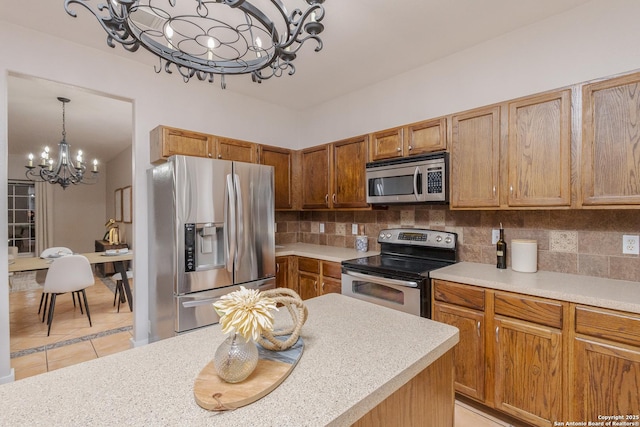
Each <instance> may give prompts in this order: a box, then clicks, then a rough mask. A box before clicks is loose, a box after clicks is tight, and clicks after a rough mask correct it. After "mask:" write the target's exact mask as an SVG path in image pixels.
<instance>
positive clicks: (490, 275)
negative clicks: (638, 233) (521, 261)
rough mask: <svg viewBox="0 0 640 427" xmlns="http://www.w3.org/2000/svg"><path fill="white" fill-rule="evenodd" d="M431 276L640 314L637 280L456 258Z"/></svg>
mask: <svg viewBox="0 0 640 427" xmlns="http://www.w3.org/2000/svg"><path fill="white" fill-rule="evenodd" d="M429 276H430V277H431V278H434V279H441V280H449V281H452V282H459V283H466V284H469V285H477V286H482V287H485V288H491V289H500V290H503V291H511V292H518V293H522V294H527V295H535V296H539V297H546V298H552V299H556V300H560V301H568V302H575V303H579V304H586V305H591V306H596V307H602V308H611V309H614V310H622V311H628V312H631V313H638V314H640V282H631V281H626V280H614V279H603V278H600V277H592V276H580V275H577V274H566V273H555V272H551V271H538V272H536V273H519V272H516V271H513V270H511V268H507V269H506V270H500V269H497V268H496V267H495V265H490V264H478V263H472V262H459V263H457V264H453V265H450V266H448V267H444V268H440V269H438V270H434V271H432V272H430V273H429Z"/></svg>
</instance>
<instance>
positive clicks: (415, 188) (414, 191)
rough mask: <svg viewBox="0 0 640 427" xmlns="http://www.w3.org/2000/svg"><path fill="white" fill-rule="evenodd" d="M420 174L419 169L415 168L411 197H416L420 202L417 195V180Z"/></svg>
mask: <svg viewBox="0 0 640 427" xmlns="http://www.w3.org/2000/svg"><path fill="white" fill-rule="evenodd" d="M419 174H420V168H419V167H418V166H416V170H415V172H413V195H414V196H416V200H420V195H419V194H418V178H419Z"/></svg>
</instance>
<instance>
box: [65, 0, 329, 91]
mask: <svg viewBox="0 0 640 427" xmlns="http://www.w3.org/2000/svg"><path fill="white" fill-rule="evenodd" d="M94 1H100V2H103V1H106V3H100V4H98V5H97V6H96V5H95V4H94V3H93V2H94ZM288 1H289V2H290V3H293V2H294V1H298V2H302V0H288ZM304 1H305V2H306V3H307V5H308V7H307V8H306V9H305V10H302V9H298V8H296V9H293V10H292V11H291V12H289V11H288V10H287V8H286V7H285V5H284V3H283V2H282V1H281V0H251V1H249V0H65V2H64V7H65V10H66V12H67V13H68V14H69V15H71V16H72V17H74V18H75V17H77V14H76V11H75V10H72V8H71V7H72V5H74V4H77V5H81V6H83V7H84V8H86V9H87V10H89V12H91V13H92V14H93V15H94V16H95V17H96V18H97V19H98V22H99V23H100V25H101V26H102V28H103V29H104V30H105V31H106V33H107V45H108V46H110V47H115V45H116V43H119V44H120V45H122V46H123V47H124V49H126V50H128V51H131V52H135V51H137V50H138V49H139V48H140V47H143V48H144V49H146V50H148V51H149V52H151V53H152V54H154V55H156V56H157V57H158V58H159V66H158V67H155V71H156V73H159V72H161V71H162V69H164V71H165V72H166V73H168V74H172V73H173V71H174V70H175V71H177V72H178V73H179V74H180V75H181V76H182V78H183V80H184V81H185V82H188V81H189V80H190V79H191V78H194V77H195V78H197V79H198V80H202V81H208V82H210V83H213V82H214V77H215V76H216V75H217V76H220V85H221V87H222V88H223V89H225V88H226V82H225V76H227V75H239V74H250V75H251V79H252V80H253V81H254V82H256V83H261V82H262V81H263V80H267V79H270V78H272V77H280V76H282V75H283V74H284V73H285V72H286V73H287V74H289V75H293V74H294V73H295V71H296V69H295V66H294V64H293V61H294V60H295V59H296V57H297V55H298V52H299V50H300V48H301V47H302V46H303V45H304V44H305V43H306V42H307V41H310V40H312V41H313V42H314V43H315V51H316V52H319V51H320V50H322V46H323V45H322V40H321V39H320V37H319V34H320V33H322V31H323V30H324V25H323V24H322V22H321V21H322V20H323V19H324V16H325V12H324V7H323V6H322V4H323V3H324V0H304Z"/></svg>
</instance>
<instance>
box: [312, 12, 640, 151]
mask: <svg viewBox="0 0 640 427" xmlns="http://www.w3.org/2000/svg"><path fill="white" fill-rule="evenodd" d="M639 16H640V2H639V1H637V0H595V1H592V2H590V3H587V4H585V5H583V6H581V7H578V8H576V9H574V10H570V11H568V12H566V13H564V14H561V15H558V16H555V17H552V18H550V19H547V20H545V21H542V22H539V23H536V24H533V25H530V26H528V27H525V28H521V29H519V30H516V31H513V32H512V33H509V34H506V35H504V36H502V37H499V38H496V39H494V40H491V41H489V42H486V43H483V44H480V45H477V46H474V47H473V48H470V49H467V50H465V51H462V52H459V53H456V54H453V55H451V56H448V57H446V58H443V59H441V60H439V61H436V62H433V63H431V64H428V65H426V66H423V67H421V68H418V69H415V70H412V71H410V72H407V73H404V74H402V75H399V76H396V77H394V78H392V79H389V80H386V81H383V82H381V83H378V84H376V85H373V86H370V87H367V88H365V89H362V90H359V91H357V92H353V93H351V94H348V95H347V96H343V97H340V98H337V99H334V100H332V101H330V102H327V103H325V104H323V105H320V106H318V107H317V108H314V109H313V110H310V111H307V112H306V113H307V115H306V119H305V123H304V129H305V130H304V134H305V136H304V138H301V141H304V143H305V144H306V145H307V146H313V145H317V144H321V143H325V142H331V141H336V140H339V139H343V138H347V137H351V136H356V135H361V134H365V133H368V132H373V131H377V130H382V129H387V128H390V127H394V126H398V125H403V124H407V123H411V122H414V121H419V120H424V119H429V118H434V117H438V116H442V115H446V114H451V113H455V112H459V111H464V110H468V109H472V108H476V107H481V106H484V105H488V104H491V103H494V102H500V101H504V100H508V99H512V98H516V97H519V96H524V95H529V94H534V93H537V92H542V91H545V90H551V89H555V88H558V87H562V86H566V85H571V84H574V83H579V82H582V81H586V80H590V79H594V78H600V77H605V76H608V75H612V74H616V73H622V72H627V71H631V70H635V69H638V68H640V49H639V48H638V43H640V25H638V17H639ZM427 42H429V41H427ZM432 42H433V43H438V40H433V41H432ZM381 57H382V58H384V54H383V53H381ZM394 59H395V58H393V57H392V56H390V57H389V60H394ZM354 66H357V64H354Z"/></svg>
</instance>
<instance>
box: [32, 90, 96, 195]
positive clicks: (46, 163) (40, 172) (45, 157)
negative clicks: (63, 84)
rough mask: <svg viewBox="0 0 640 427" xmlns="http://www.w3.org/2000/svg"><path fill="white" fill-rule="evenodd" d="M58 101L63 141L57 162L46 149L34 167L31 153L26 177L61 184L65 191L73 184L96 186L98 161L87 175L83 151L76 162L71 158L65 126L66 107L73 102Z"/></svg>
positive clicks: (67, 99)
mask: <svg viewBox="0 0 640 427" xmlns="http://www.w3.org/2000/svg"><path fill="white" fill-rule="evenodd" d="M57 99H58V101H60V102H61V103H62V140H61V141H60V142H59V143H58V156H57V161H55V160H54V159H53V157H54V155H53V154H52V153H51V152H50V151H49V147H44V150H43V151H42V154H40V162H39V163H38V165H37V166H34V156H33V153H29V157H28V158H29V161H28V163H27V165H26V166H25V167H26V168H27V171H26V173H25V175H26V176H27V178H28V179H29V180H30V181H34V182H48V183H50V184H60V186H62V188H63V189H65V190H66V189H67V187H68V186H69V185H71V184H95V183H96V182H97V180H98V160H95V159H94V160H93V167H92V169H91V173H90V174H89V175H87V174H86V172H87V166H86V164H85V162H84V159H83V153H82V150H78V152H77V154H76V158H75V161H74V160H73V159H72V158H71V147H70V145H69V143H68V142H67V131H66V126H65V123H66V120H65V105H66V104H67V103H69V102H71V100H70V99H69V98H63V97H58V98H57Z"/></svg>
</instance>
